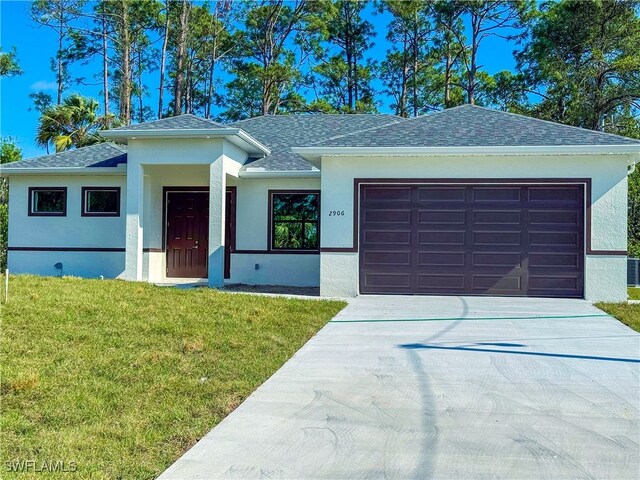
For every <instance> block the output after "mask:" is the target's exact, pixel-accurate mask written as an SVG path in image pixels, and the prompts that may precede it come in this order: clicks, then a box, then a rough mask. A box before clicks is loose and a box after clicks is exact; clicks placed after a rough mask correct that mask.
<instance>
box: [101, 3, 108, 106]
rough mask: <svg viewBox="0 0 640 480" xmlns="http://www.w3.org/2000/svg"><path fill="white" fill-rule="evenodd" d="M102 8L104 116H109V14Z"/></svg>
mask: <svg viewBox="0 0 640 480" xmlns="http://www.w3.org/2000/svg"><path fill="white" fill-rule="evenodd" d="M102 8H103V10H102V89H103V91H104V94H103V97H104V116H105V118H106V117H107V116H109V44H108V42H107V15H106V12H105V11H104V8H105V7H104V5H103V7H102Z"/></svg>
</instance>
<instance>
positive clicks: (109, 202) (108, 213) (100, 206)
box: [82, 187, 120, 217]
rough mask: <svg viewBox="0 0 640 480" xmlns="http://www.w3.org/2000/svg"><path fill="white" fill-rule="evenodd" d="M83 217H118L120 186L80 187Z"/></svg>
mask: <svg viewBox="0 0 640 480" xmlns="http://www.w3.org/2000/svg"><path fill="white" fill-rule="evenodd" d="M82 216H83V217H119V216H120V187H82Z"/></svg>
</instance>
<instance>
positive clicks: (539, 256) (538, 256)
mask: <svg viewBox="0 0 640 480" xmlns="http://www.w3.org/2000/svg"><path fill="white" fill-rule="evenodd" d="M528 258H529V268H531V269H533V268H578V267H580V264H581V257H580V256H579V255H578V254H576V253H560V252H547V253H536V252H530V253H529V257H528Z"/></svg>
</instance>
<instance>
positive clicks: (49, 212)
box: [29, 187, 67, 217]
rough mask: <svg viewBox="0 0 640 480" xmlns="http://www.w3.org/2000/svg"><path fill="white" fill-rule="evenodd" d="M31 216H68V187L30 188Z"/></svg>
mask: <svg viewBox="0 0 640 480" xmlns="http://www.w3.org/2000/svg"><path fill="white" fill-rule="evenodd" d="M29 215H30V216H42V217H49V216H51V217H64V216H66V215H67V187H29Z"/></svg>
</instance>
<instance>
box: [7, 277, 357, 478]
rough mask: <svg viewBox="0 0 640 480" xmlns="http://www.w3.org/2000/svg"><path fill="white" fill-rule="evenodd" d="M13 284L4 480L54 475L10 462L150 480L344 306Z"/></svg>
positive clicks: (133, 288) (39, 280) (93, 284)
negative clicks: (14, 467)
mask: <svg viewBox="0 0 640 480" xmlns="http://www.w3.org/2000/svg"><path fill="white" fill-rule="evenodd" d="M10 282H11V285H10V293H9V303H8V304H7V305H3V306H2V312H1V319H2V325H1V336H0V347H1V351H0V354H1V358H2V361H1V365H0V368H1V371H0V373H1V379H2V382H1V384H0V392H1V394H2V399H1V400H2V403H1V407H2V408H1V411H0V427H1V438H0V462H1V463H0V469H1V471H2V474H1V475H0V476H2V478H12V475H13V478H28V477H30V476H31V475H33V477H32V478H36V477H37V478H42V477H43V476H44V477H47V476H48V475H43V474H34V473H31V474H27V475H25V474H21V473H17V474H12V473H8V472H7V471H5V469H6V464H5V462H7V461H14V460H36V462H37V463H38V464H41V463H42V462H43V461H49V462H55V461H65V462H67V464H68V463H69V462H75V463H76V464H77V472H76V473H75V474H65V475H66V476H68V477H71V476H75V478H88V477H91V478H126V479H140V478H154V477H155V476H157V475H158V474H159V473H160V472H161V471H163V470H164V469H165V468H166V467H167V466H169V465H170V464H171V463H172V462H173V461H174V460H176V459H177V458H178V456H180V455H181V454H182V453H183V452H184V451H185V450H187V449H188V448H189V447H190V446H192V445H193V444H194V443H195V442H196V441H197V440H198V439H199V438H201V437H202V436H203V435H204V434H205V433H206V432H207V431H209V430H210V429H211V428H212V427H213V426H215V425H216V424H217V423H218V422H220V420H222V419H223V418H224V417H225V416H226V415H227V414H229V412H231V411H232V410H233V409H234V408H235V407H237V406H238V405H239V404H240V403H241V402H242V401H243V400H244V399H245V398H246V397H247V396H248V395H249V394H250V393H251V392H252V391H253V390H255V389H256V387H258V386H259V385H260V384H261V383H263V382H264V381H265V380H266V379H267V378H269V376H270V375H271V374H273V373H274V372H275V371H276V370H277V369H278V368H279V367H280V366H281V365H282V364H283V363H284V362H285V361H286V360H287V359H288V358H290V357H291V356H292V355H293V354H294V353H295V352H296V351H297V350H298V349H299V348H300V347H301V346H302V345H303V344H304V343H305V342H306V341H307V340H308V339H309V338H311V337H312V336H313V335H314V334H315V333H316V332H317V331H318V330H319V329H320V328H321V327H322V326H323V325H324V324H325V323H326V322H327V321H328V320H329V319H330V318H331V317H333V316H334V315H335V314H336V313H337V312H338V311H340V310H341V309H342V308H343V307H344V305H345V304H344V303H342V302H328V301H314V300H312V301H303V300H294V299H284V298H270V297H259V296H249V295H239V294H229V293H220V292H217V291H215V290H210V289H205V288H202V289H192V290H179V289H174V288H162V287H155V286H153V285H149V284H144V283H128V282H123V281H117V280H116V281H114V280H80V279H71V278H64V279H60V278H45V277H35V276H17V277H12V278H11V279H10ZM2 286H3V288H4V279H3V280H2ZM51 476H52V477H54V476H55V477H59V476H60V473H58V474H52V475H51Z"/></svg>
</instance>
